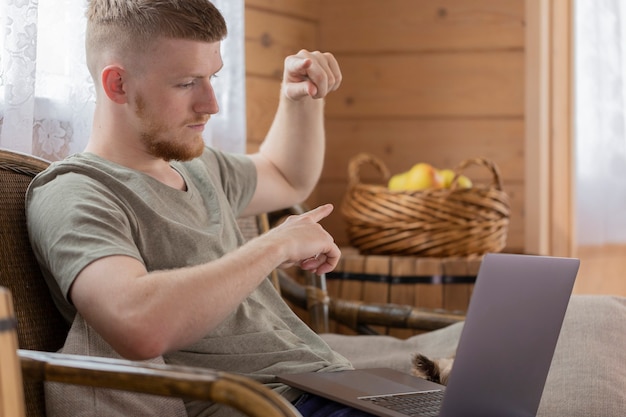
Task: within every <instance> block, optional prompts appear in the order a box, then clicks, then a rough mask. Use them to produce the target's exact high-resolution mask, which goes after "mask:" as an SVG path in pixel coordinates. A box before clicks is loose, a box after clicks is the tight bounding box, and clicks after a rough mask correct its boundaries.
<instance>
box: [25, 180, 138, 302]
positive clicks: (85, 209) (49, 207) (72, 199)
mask: <svg viewBox="0 0 626 417" xmlns="http://www.w3.org/2000/svg"><path fill="white" fill-rule="evenodd" d="M68 190H71V191H69V192H68ZM26 214H27V226H28V232H29V235H30V240H31V245H32V247H33V250H34V252H35V256H36V257H37V260H38V262H39V263H40V265H41V267H42V272H43V273H44V276H46V279H48V280H53V281H56V283H57V284H58V286H59V288H60V290H61V294H62V295H63V297H64V298H65V300H67V299H68V292H69V289H70V287H71V285H72V283H73V282H74V279H75V278H76V276H77V275H78V274H79V273H80V272H81V271H82V270H83V269H84V268H85V267H86V266H87V265H89V264H90V263H91V262H93V261H95V260H97V259H100V258H103V257H107V256H112V255H126V256H131V257H133V258H136V259H138V260H140V261H141V256H140V254H139V253H138V250H137V248H136V245H135V244H134V242H133V236H132V225H131V222H132V221H133V217H132V215H130V217H129V213H128V212H125V211H124V209H123V205H122V204H119V202H118V199H117V197H116V196H115V195H114V194H113V193H112V192H111V191H110V190H109V189H108V188H107V187H105V186H103V185H102V184H100V183H98V182H97V181H94V180H92V179H90V178H88V177H86V176H84V175H81V174H76V173H65V174H62V175H58V176H55V177H54V178H46V177H45V176H43V177H42V178H37V179H35V181H33V184H32V185H31V187H30V189H29V193H28V195H27V213H26ZM51 277H55V278H51Z"/></svg>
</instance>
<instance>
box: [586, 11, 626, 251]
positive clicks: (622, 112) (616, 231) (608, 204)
mask: <svg viewBox="0 0 626 417" xmlns="http://www.w3.org/2000/svg"><path fill="white" fill-rule="evenodd" d="M574 27H575V57H576V58H575V97H576V99H575V100H576V104H575V131H576V177H577V178H576V180H577V181H576V182H577V185H576V195H577V202H576V204H577V207H576V211H577V225H576V227H577V235H578V244H580V245H600V244H615V243H624V242H626V2H625V1H623V0H576V1H575V25H574Z"/></svg>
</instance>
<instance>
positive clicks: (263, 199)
mask: <svg viewBox="0 0 626 417" xmlns="http://www.w3.org/2000/svg"><path fill="white" fill-rule="evenodd" d="M340 84H341V70H340V69H339V65H338V64H337V61H336V59H335V57H334V56H333V55H332V54H330V53H323V52H309V51H306V50H302V51H300V52H298V53H297V54H296V55H292V56H289V57H287V58H286V59H285V69H284V74H283V82H282V87H281V94H280V101H279V105H278V110H277V112H276V116H275V117H274V121H273V123H272V126H271V128H270V130H269V132H268V134H267V136H266V138H265V140H264V141H263V143H262V145H261V147H260V149H259V152H258V153H256V154H254V155H251V158H252V159H253V161H254V163H255V165H256V169H257V174H258V182H257V188H256V191H255V193H254V196H253V198H252V200H251V202H250V204H249V206H248V207H247V208H246V210H245V213H246V214H257V213H263V212H267V211H273V210H277V209H280V208H284V207H288V206H291V205H293V204H297V203H300V202H302V201H304V200H305V199H306V198H307V197H308V196H309V194H310V193H311V191H313V188H314V187H315V185H316V184H317V181H318V180H319V177H320V174H321V172H322V166H323V163H324V152H325V132H324V98H325V97H326V96H327V95H328V94H329V93H330V92H332V91H334V90H336V89H337V88H338V87H339V85H340Z"/></svg>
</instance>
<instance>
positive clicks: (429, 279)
mask: <svg viewBox="0 0 626 417" xmlns="http://www.w3.org/2000/svg"><path fill="white" fill-rule="evenodd" d="M326 279H331V280H354V281H365V282H379V283H384V284H474V283H475V282H476V276H475V275H406V276H404V275H403V276H394V275H383V274H366V273H353V272H339V271H333V272H329V273H327V274H326Z"/></svg>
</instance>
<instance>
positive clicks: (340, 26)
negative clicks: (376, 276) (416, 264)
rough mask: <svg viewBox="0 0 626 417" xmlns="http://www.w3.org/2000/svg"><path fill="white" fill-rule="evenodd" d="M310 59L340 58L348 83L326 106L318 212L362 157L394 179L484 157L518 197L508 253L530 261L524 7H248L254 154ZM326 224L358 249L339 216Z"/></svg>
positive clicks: (314, 3)
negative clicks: (290, 64) (285, 77)
mask: <svg viewBox="0 0 626 417" xmlns="http://www.w3.org/2000/svg"><path fill="white" fill-rule="evenodd" d="M300 48H308V49H321V50H328V51H331V52H333V53H334V54H335V55H336V57H337V58H338V60H339V63H340V65H341V67H342V71H343V75H344V83H343V85H342V87H341V88H340V90H339V91H337V92H335V93H334V94H333V95H331V96H330V97H329V98H328V99H327V106H326V114H327V136H328V148H327V156H326V162H325V168H324V172H323V174H322V179H321V181H320V183H319V186H318V188H317V190H316V192H315V193H314V195H313V196H312V197H311V199H310V201H309V204H310V205H311V206H314V205H317V204H319V203H323V202H332V203H334V204H335V206H336V207H337V208H338V207H339V206H340V204H341V201H342V198H343V194H344V192H345V188H346V184H347V167H348V164H349V161H350V158H351V157H353V156H354V155H355V154H356V153H358V152H369V153H372V154H374V155H375V156H377V157H379V158H380V159H382V160H383V162H384V163H385V164H386V165H387V166H388V167H389V169H390V170H391V171H392V172H399V171H402V170H405V169H408V168H410V167H411V166H412V165H413V164H414V163H416V162H419V161H426V162H430V163H432V164H433V165H435V166H438V167H441V168H443V167H454V166H456V165H457V164H458V163H459V162H461V161H462V160H464V159H467V158H471V157H475V156H482V157H486V158H489V159H491V160H492V161H494V162H495V163H496V164H497V165H498V166H499V168H500V171H501V177H502V180H503V183H504V189H505V191H506V192H507V193H508V194H509V195H510V196H511V198H512V202H513V207H512V216H511V223H510V230H509V239H508V245H507V246H508V250H523V242H524V214H523V195H524V65H525V64H524V0H472V1H468V0H421V1H419V2H415V1H410V0H387V1H384V2H381V1H379V0H341V1H337V0H298V1H294V0H246V50H247V52H246V60H247V94H248V132H249V146H250V149H251V150H252V149H255V148H256V147H257V146H258V144H259V143H260V141H261V140H262V138H263V135H264V133H265V132H266V131H267V129H268V127H269V124H270V122H271V119H272V116H273V112H274V109H275V108H276V104H277V102H278V91H279V85H280V74H281V72H282V63H283V58H284V57H285V56H286V55H287V54H290V53H295V52H297V51H298V50H299V49H300ZM363 175H364V178H365V179H366V180H372V181H373V180H375V179H376V178H375V175H374V173H373V171H371V172H368V170H367V169H364V171H363ZM471 176H472V177H473V178H474V180H475V181H477V182H483V181H485V182H489V181H491V180H492V178H493V176H492V174H491V173H490V172H487V171H486V170H477V171H476V172H474V171H472V172H471ZM324 225H325V226H326V227H327V228H328V229H329V231H330V232H331V233H332V234H333V235H334V236H335V238H336V240H337V242H338V243H340V244H342V245H345V244H347V243H348V242H347V237H346V234H345V223H344V221H343V219H342V217H341V215H340V213H339V210H336V212H335V213H334V214H333V215H332V216H331V217H330V218H329V219H327V220H325V221H324Z"/></svg>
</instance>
